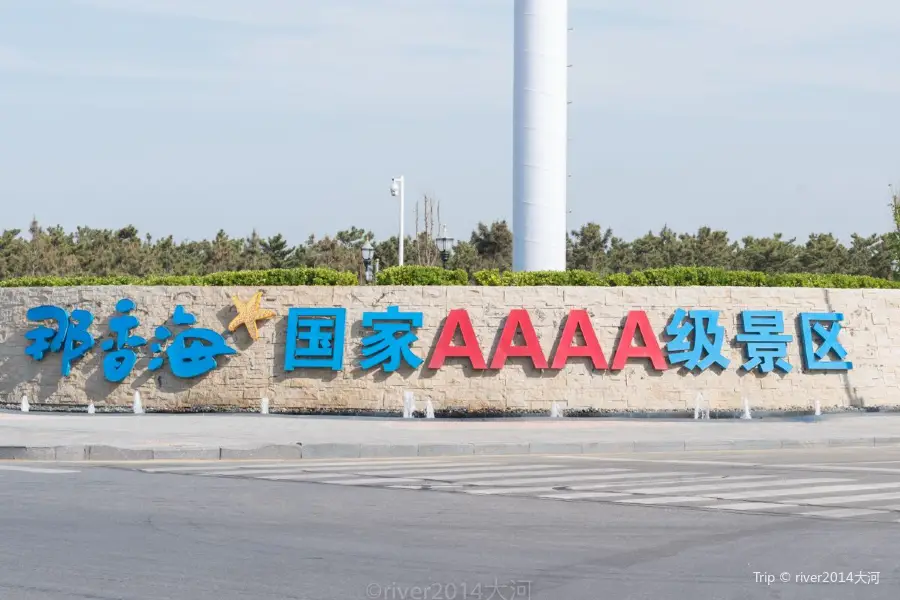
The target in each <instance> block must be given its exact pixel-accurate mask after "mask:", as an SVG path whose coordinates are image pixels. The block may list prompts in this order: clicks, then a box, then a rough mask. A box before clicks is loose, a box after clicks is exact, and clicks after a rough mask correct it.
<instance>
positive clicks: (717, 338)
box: [666, 308, 731, 371]
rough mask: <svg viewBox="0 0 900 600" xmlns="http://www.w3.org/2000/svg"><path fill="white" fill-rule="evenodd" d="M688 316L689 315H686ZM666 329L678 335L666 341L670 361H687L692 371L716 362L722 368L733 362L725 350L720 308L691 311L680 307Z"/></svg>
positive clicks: (687, 367)
mask: <svg viewBox="0 0 900 600" xmlns="http://www.w3.org/2000/svg"><path fill="white" fill-rule="evenodd" d="M685 316H687V317H688V318H687V319H685ZM666 333H667V334H669V335H673V336H675V339H674V340H672V341H671V342H669V343H668V344H666V350H667V351H668V352H669V364H670V365H675V364H679V363H684V366H685V368H686V369H688V370H689V371H693V370H694V369H697V368H699V369H700V370H701V371H705V370H706V369H708V368H709V367H711V366H712V365H713V364H717V365H719V366H720V367H722V368H723V369H725V368H727V367H728V365H729V364H731V361H730V360H728V359H727V358H725V356H724V355H723V354H722V342H723V341H724V340H725V328H724V327H721V326H720V325H719V311H717V310H692V311H690V313H688V312H686V311H685V310H683V309H681V308H679V309H678V310H676V311H675V314H674V315H673V316H672V322H671V323H670V324H669V326H668V327H666ZM691 334H693V336H692V335H691ZM704 354H705V355H706V356H704Z"/></svg>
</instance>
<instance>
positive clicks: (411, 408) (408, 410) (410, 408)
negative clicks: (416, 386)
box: [403, 392, 416, 419]
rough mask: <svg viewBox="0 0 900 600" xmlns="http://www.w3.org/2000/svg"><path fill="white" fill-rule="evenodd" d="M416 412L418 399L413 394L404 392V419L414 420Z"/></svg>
mask: <svg viewBox="0 0 900 600" xmlns="http://www.w3.org/2000/svg"><path fill="white" fill-rule="evenodd" d="M415 411H416V397H415V396H413V393H412V392H403V418H404V419H412V418H413V413H414V412H415Z"/></svg>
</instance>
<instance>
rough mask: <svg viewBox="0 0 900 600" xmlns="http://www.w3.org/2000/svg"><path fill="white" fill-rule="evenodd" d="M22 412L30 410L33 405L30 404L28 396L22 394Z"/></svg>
mask: <svg viewBox="0 0 900 600" xmlns="http://www.w3.org/2000/svg"><path fill="white" fill-rule="evenodd" d="M20 408H21V409H22V412H28V411H29V410H31V406H30V405H29V404H28V396H22V404H21V406H20Z"/></svg>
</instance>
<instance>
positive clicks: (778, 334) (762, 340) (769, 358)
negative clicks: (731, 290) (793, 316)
mask: <svg viewBox="0 0 900 600" xmlns="http://www.w3.org/2000/svg"><path fill="white" fill-rule="evenodd" d="M741 322H742V324H743V330H744V333H740V334H738V335H737V336H735V339H736V340H737V341H738V342H741V343H745V344H747V358H749V359H750V360H748V361H747V362H745V363H744V364H743V365H741V368H742V369H744V370H745V371H752V370H753V369H755V368H757V367H759V370H760V371H761V372H763V373H770V372H771V371H772V370H773V369H775V368H776V367H777V368H779V369H781V370H782V371H784V372H785V373H790V372H791V370H792V369H793V367H792V366H791V365H790V364H789V363H788V362H787V361H786V360H785V357H787V345H788V343H789V342H790V341H791V340H792V339H794V338H793V336H790V335H785V334H784V315H783V314H782V312H781V311H780V310H745V311H744V312H742V313H741Z"/></svg>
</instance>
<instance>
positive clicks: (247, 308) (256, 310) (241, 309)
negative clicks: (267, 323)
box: [228, 292, 275, 340]
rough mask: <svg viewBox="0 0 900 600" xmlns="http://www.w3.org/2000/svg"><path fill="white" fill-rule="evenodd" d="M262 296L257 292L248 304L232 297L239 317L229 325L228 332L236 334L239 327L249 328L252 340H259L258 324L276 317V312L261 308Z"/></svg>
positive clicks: (248, 331)
mask: <svg viewBox="0 0 900 600" xmlns="http://www.w3.org/2000/svg"><path fill="white" fill-rule="evenodd" d="M262 295H263V293H262V292H256V293H255V294H254V295H253V298H252V299H251V300H249V301H247V302H244V301H242V300H241V299H240V298H238V297H237V296H232V297H231V301H232V302H234V307H235V308H236V309H237V311H238V315H237V316H236V317H235V318H234V319H232V321H231V323H229V324H228V331H230V332H232V333H234V332H235V331H236V330H237V328H238V327H240V326H241V325H244V326H245V327H247V333H248V334H250V337H251V338H253V339H254V340H258V339H259V328H258V327H257V326H256V322H257V321H262V320H264V319H271V318H272V317H274V316H275V311H274V310H266V309H262V308H260V307H259V302H260V300H262Z"/></svg>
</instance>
